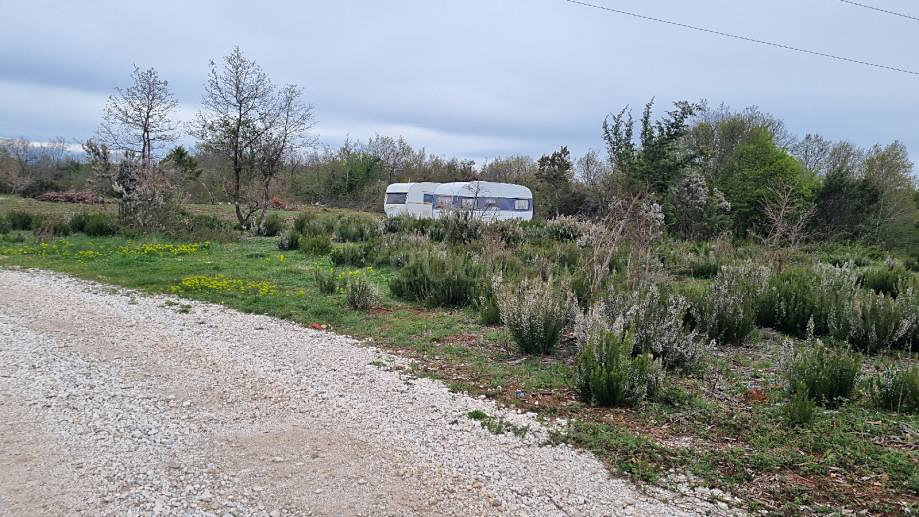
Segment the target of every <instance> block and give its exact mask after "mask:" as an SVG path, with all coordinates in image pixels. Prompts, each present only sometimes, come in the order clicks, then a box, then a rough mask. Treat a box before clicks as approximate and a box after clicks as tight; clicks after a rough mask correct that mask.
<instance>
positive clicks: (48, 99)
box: [0, 0, 919, 161]
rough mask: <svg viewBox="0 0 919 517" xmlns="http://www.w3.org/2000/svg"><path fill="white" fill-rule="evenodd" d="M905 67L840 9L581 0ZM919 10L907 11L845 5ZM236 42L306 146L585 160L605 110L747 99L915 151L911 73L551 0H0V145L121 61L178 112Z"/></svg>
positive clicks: (891, 19) (801, 125)
mask: <svg viewBox="0 0 919 517" xmlns="http://www.w3.org/2000/svg"><path fill="white" fill-rule="evenodd" d="M595 3H597V4H601V5H606V6H609V7H615V8H618V9H625V10H631V11H635V12H638V13H641V14H645V15H649V16H656V17H660V18H667V19H671V20H674V21H678V22H682V23H688V24H694V25H699V26H703V27H707V28H711V29H715V30H721V31H725V32H732V33H736V34H740V35H745V36H749V37H753V38H758V39H765V40H771V41H775V42H779V43H784V44H788V45H793V46H797V47H804V48H808V49H812V50H816V51H821V52H826V53H831V54H837V55H842V56H846V57H850V58H854V59H860V60H866V61H873V62H877V63H881V64H885V65H890V66H897V67H900V68H906V69H910V70H919V22H917V21H913V20H908V19H905V18H898V17H895V16H891V15H888V14H883V13H879V12H874V11H869V10H867V9H864V8H860V7H856V6H853V5H849V4H846V3H843V2H841V1H839V0H803V1H802V0H768V1H764V0H695V1H692V2H688V1H677V0H595ZM861 3H870V4H872V5H875V6H877V7H882V8H885V9H889V10H894V11H900V12H903V13H908V14H910V15H913V16H917V17H919V2H916V0H861ZM234 45H239V46H240V47H241V48H242V50H243V51H244V53H245V54H246V55H247V56H248V57H250V58H251V59H254V60H255V61H256V62H257V63H259V64H260V65H261V66H262V67H263V68H264V69H265V70H266V71H267V72H268V74H269V75H270V76H271V77H272V79H273V80H274V81H275V82H277V83H296V84H299V85H301V86H303V88H304V89H305V91H306V95H307V98H308V100H309V101H310V102H312V103H313V104H314V105H315V109H316V111H315V113H316V119H317V122H318V123H317V126H316V132H317V133H318V136H319V138H320V141H321V142H323V143H325V144H328V145H333V146H335V145H338V144H340V143H341V142H342V140H343V139H344V138H345V137H346V135H350V136H351V137H352V138H356V139H366V138H368V137H370V136H372V135H373V134H374V133H380V134H385V135H390V136H399V135H402V136H404V137H405V138H406V139H408V140H409V141H410V142H411V143H412V144H413V145H415V146H416V147H425V148H426V149H427V151H428V152H429V153H432V154H440V155H446V156H453V155H456V156H460V157H466V158H473V159H478V160H482V159H490V158H494V157H497V156H507V155H511V154H516V153H525V154H531V155H534V156H538V155H540V154H543V153H546V152H549V151H551V150H553V149H554V148H557V147H558V146H560V145H568V146H569V147H570V148H571V149H572V150H573V152H574V153H575V154H580V153H582V152H583V151H585V150H586V149H588V148H591V147H592V148H596V149H602V141H601V138H600V125H601V123H602V121H603V117H604V116H605V115H606V114H607V113H609V112H611V111H618V110H620V109H621V108H622V107H623V106H625V105H627V104H629V105H632V106H636V107H637V109H640V107H641V106H642V105H643V104H644V103H645V102H646V101H647V100H648V99H650V98H651V97H652V96H653V97H656V98H657V100H658V105H657V106H658V107H659V108H660V109H666V108H668V107H669V104H670V103H671V102H672V101H674V100H680V99H687V100H699V99H707V100H708V101H709V102H710V103H711V104H714V105H717V104H719V103H721V102H724V103H726V104H728V105H730V106H731V107H733V108H738V109H739V108H743V107H745V106H749V105H757V106H759V107H760V108H761V109H762V110H764V111H767V112H769V113H772V114H774V115H776V116H777V117H779V118H781V119H783V120H785V122H786V124H787V125H788V127H789V129H790V130H792V131H793V132H795V133H798V134H802V135H803V134H804V133H807V132H812V133H820V134H822V135H824V136H826V137H827V138H830V139H834V140H837V139H847V140H850V141H852V142H854V143H856V144H859V145H863V146H868V145H871V144H874V143H885V144H886V143H889V142H891V141H893V140H897V139H898V140H901V141H903V142H904V143H906V145H907V146H908V147H909V149H910V152H911V157H912V158H913V160H914V161H917V159H919V75H907V74H902V73H896V72H891V71H886V70H879V69H873V68H868V67H865V66H860V65H856V64H851V63H843V62H838V61H833V60H830V59H826V58H821V57H816V56H809V55H803V54H798V53H794V52H790V51H785V50H780V49H776V48H770V47H765V46H761V45H756V44H753V43H746V42H742V41H736V40H730V39H725V38H722V37H719V36H714V35H710V34H704V33H700V32H695V31H690V30H686V29H682V28H678V27H673V26H668V25H663V24H659V23H652V22H648V21H643V20H638V19H634V18H630V17H626V16H623V15H619V14H613V13H610V12H605V11H600V10H597V9H592V8H587V7H583V6H579V5H574V4H571V3H568V2H565V1H564V0H462V1H461V0H443V1H437V0H427V1H422V0H390V1H386V2H378V1H369V0H366V1H356V0H353V1H348V0H339V1H335V2H329V1H323V2H319V1H301V2H280V1H271V0H258V1H254V0H250V1H246V2H242V1H235V0H233V1H230V0H221V1H197V0H196V1H192V0H185V1H164V0H161V1H157V2H155V3H149V2H147V3H144V2H127V1H102V0H99V1H89V0H86V1H77V0H72V1H65V0H60V1H44V0H27V1H22V0H0V137H16V136H24V137H26V138H29V139H32V140H36V141H43V140H47V139H49V138H52V137H55V136H64V137H67V138H68V139H73V140H74V141H78V140H82V139H85V138H87V137H89V136H91V135H92V133H93V132H94V130H95V128H96V127H97V125H98V123H99V119H100V116H101V112H102V107H103V105H104V103H105V99H106V97H107V96H108V95H109V94H110V93H111V91H112V88H113V87H115V86H119V85H120V86H127V82H128V80H129V74H130V72H131V69H132V68H131V67H132V63H136V64H137V65H138V66H140V67H142V68H146V67H151V66H152V67H155V68H156V69H157V70H158V71H159V72H160V75H161V76H162V77H164V78H166V79H167V80H168V81H169V83H170V85H171V86H172V87H173V88H174V90H175V92H176V94H177V96H178V98H179V100H180V102H181V104H182V109H181V113H180V117H182V118H186V119H188V118H190V117H191V116H192V114H193V113H194V112H195V110H196V109H197V106H198V103H199V101H200V97H201V92H202V89H203V88H202V85H203V83H204V81H205V78H206V74H207V70H208V62H209V60H211V59H215V60H216V59H220V58H221V57H222V56H224V55H226V54H227V53H228V52H229V51H230V50H231V49H232V47H233V46H234Z"/></svg>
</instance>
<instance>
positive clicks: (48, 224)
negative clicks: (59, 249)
mask: <svg viewBox="0 0 919 517" xmlns="http://www.w3.org/2000/svg"><path fill="white" fill-rule="evenodd" d="M32 233H33V234H35V236H37V237H39V238H53V237H66V236H68V235H70V234H71V233H73V232H72V231H71V229H70V225H69V224H67V223H66V222H64V221H49V220H46V221H44V222H42V224H41V226H39V227H37V228H35V229H34V230H32Z"/></svg>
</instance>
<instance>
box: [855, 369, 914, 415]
mask: <svg viewBox="0 0 919 517" xmlns="http://www.w3.org/2000/svg"><path fill="white" fill-rule="evenodd" d="M867 390H868V396H869V397H870V399H871V402H872V403H873V404H874V406H875V407H878V408H880V409H886V410H888V411H896V412H898V413H917V412H919V366H913V367H912V368H908V369H907V368H897V367H893V366H888V367H887V368H885V369H883V370H882V371H881V372H880V373H878V374H877V375H875V376H873V377H871V378H870V379H868V382H867Z"/></svg>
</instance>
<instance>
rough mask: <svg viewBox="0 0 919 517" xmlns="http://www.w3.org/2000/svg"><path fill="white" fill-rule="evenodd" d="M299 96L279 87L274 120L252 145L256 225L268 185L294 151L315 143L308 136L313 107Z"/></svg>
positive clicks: (297, 91)
mask: <svg viewBox="0 0 919 517" xmlns="http://www.w3.org/2000/svg"><path fill="white" fill-rule="evenodd" d="M302 96H303V92H302V90H301V89H300V88H299V87H297V86H294V85H288V86H285V87H284V88H282V89H281V90H280V92H278V96H277V99H276V105H275V110H276V111H275V114H274V116H275V118H274V120H272V122H271V124H270V125H269V126H268V127H267V128H266V130H265V131H264V132H263V133H262V135H261V137H259V139H258V140H256V141H255V144H254V145H253V146H252V152H253V156H252V160H253V163H254V164H255V169H256V171H257V173H258V175H259V176H260V178H259V179H260V180H261V183H262V200H261V203H260V206H259V210H260V215H259V217H258V221H257V222H258V224H259V225H260V224H261V222H262V220H263V219H264V216H265V211H266V210H267V209H268V207H269V205H270V203H271V184H272V182H273V181H274V180H275V179H277V177H278V175H279V174H280V173H281V170H282V169H283V167H284V164H285V163H290V162H292V161H294V160H295V158H296V156H294V153H295V152H296V150H297V149H301V148H303V147H304V146H312V145H315V143H316V142H315V139H313V138H311V137H310V136H309V130H310V129H311V128H312V127H313V116H312V108H311V107H310V106H308V105H306V104H304V103H303V101H302V100H301V97H302Z"/></svg>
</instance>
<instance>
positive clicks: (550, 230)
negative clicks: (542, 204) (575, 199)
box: [543, 216, 581, 241]
mask: <svg viewBox="0 0 919 517" xmlns="http://www.w3.org/2000/svg"><path fill="white" fill-rule="evenodd" d="M543 231H544V232H545V235H546V237H548V238H550V239H554V240H557V241H576V240H578V238H579V237H581V228H580V225H579V223H578V220H577V219H575V218H573V217H568V216H560V217H556V218H555V219H549V220H548V221H546V223H545V225H544V226H543Z"/></svg>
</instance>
